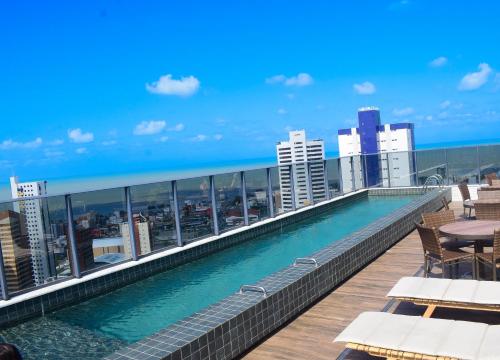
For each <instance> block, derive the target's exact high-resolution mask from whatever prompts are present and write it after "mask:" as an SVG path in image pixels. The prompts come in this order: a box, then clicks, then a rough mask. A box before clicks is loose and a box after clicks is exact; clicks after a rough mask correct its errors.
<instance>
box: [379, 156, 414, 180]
mask: <svg viewBox="0 0 500 360" xmlns="http://www.w3.org/2000/svg"><path fill="white" fill-rule="evenodd" d="M384 157H387V160H385V161H384ZM382 158H383V160H382V178H383V183H384V187H401V186H414V185H415V158H414V153H413V152H411V151H401V152H390V153H386V154H384V155H382Z"/></svg>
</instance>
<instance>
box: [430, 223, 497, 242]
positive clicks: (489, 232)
mask: <svg viewBox="0 0 500 360" xmlns="http://www.w3.org/2000/svg"><path fill="white" fill-rule="evenodd" d="M495 229H500V221H496V220H469V221H457V222H454V223H450V224H446V225H443V226H441V227H440V228H439V232H440V233H441V234H442V235H444V236H448V237H452V238H455V239H459V240H493V237H494V232H495Z"/></svg>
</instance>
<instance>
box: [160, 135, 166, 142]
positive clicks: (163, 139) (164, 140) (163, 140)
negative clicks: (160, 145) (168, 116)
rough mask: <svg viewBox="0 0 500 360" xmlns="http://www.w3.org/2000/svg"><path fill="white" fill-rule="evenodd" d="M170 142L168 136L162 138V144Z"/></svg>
mask: <svg viewBox="0 0 500 360" xmlns="http://www.w3.org/2000/svg"><path fill="white" fill-rule="evenodd" d="M167 141H168V136H162V137H161V138H160V142H167Z"/></svg>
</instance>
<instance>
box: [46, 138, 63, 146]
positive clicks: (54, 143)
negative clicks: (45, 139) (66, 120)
mask: <svg viewBox="0 0 500 360" xmlns="http://www.w3.org/2000/svg"><path fill="white" fill-rule="evenodd" d="M62 144H64V140H62V139H56V140H52V141H51V142H49V145H51V146H59V145H62Z"/></svg>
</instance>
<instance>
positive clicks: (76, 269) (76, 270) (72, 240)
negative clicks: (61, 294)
mask: <svg viewBox="0 0 500 360" xmlns="http://www.w3.org/2000/svg"><path fill="white" fill-rule="evenodd" d="M64 200H65V203H66V217H67V221H68V240H69V246H70V249H71V263H72V265H73V266H72V268H73V269H72V270H73V276H74V277H76V278H81V277H82V272H81V270H80V262H79V261H78V249H77V243H76V237H75V226H74V221H73V207H72V206H71V195H69V194H68V195H65V196H64Z"/></svg>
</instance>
